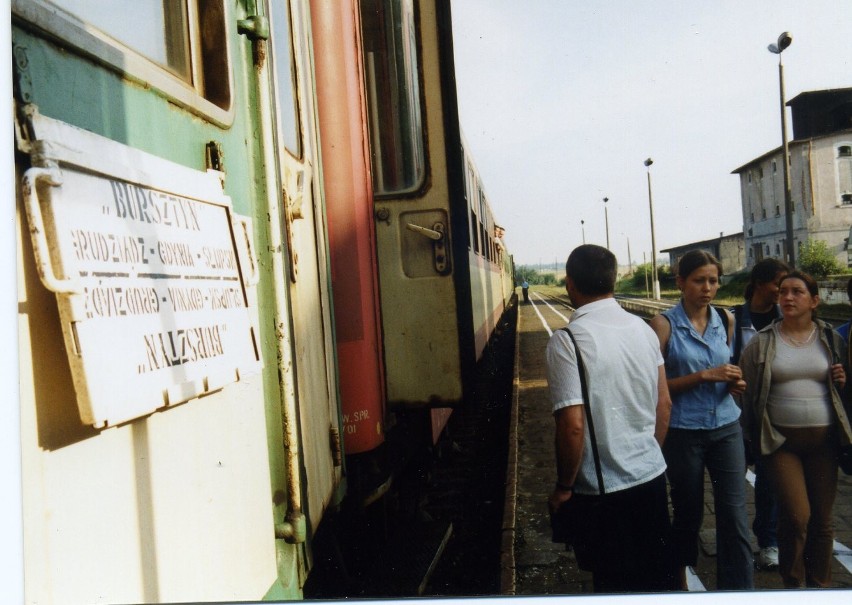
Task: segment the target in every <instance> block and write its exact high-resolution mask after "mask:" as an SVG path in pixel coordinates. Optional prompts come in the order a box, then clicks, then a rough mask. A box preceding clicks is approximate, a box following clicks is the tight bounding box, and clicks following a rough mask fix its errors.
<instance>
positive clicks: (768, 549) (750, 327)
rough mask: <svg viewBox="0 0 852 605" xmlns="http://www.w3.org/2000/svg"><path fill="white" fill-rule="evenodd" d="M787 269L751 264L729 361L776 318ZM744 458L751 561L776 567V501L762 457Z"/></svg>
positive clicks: (771, 262)
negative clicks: (753, 550)
mask: <svg viewBox="0 0 852 605" xmlns="http://www.w3.org/2000/svg"><path fill="white" fill-rule="evenodd" d="M789 272H790V267H789V266H788V265H787V264H786V263H785V262H783V261H780V260H778V259H776V258H764V259H763V260H761V261H758V262H757V263H755V265H754V267H752V270H751V278H750V279H749V282H748V284H747V285H746V288H745V295H744V298H745V302H744V303H743V304H741V305H737V306H735V307H734V308H733V309H731V311H733V313H734V322H735V326H736V328H735V330H736V331H735V332H734V344H733V355H732V356H731V363H735V364H738V363H739V362H740V355H741V354H742V351H743V349H744V348H745V346H746V345H747V344H748V342H749V341H750V340H751V339H752V337H753V336H754V335H755V334H757V333H758V332H760V331H761V330H762V329H763V328H765V327H766V326H768V325H769V324H771V323H772V322H773V321H777V320H780V319H781V317H782V315H781V307H779V306H778V291H779V290H778V286H779V285H780V284H781V280H782V279H784V277H785V276H786V275H787V273H789ZM746 461H747V462H748V463H749V464H754V522H753V523H752V525H751V529H752V531H753V532H754V535H755V537H756V538H757V546H758V549H759V550H758V553H757V557H756V559H755V564H756V565H757V567H758V568H760V569H778V531H777V526H778V503H777V501H776V498H775V491H774V490H773V489H772V486H771V484H770V481H769V478H768V476H767V474H766V469H765V464H766V462H765V460H764V458H763V457H761V456H757V455H754V452H751V451H748V450H747V451H746Z"/></svg>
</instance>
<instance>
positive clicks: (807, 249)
mask: <svg viewBox="0 0 852 605" xmlns="http://www.w3.org/2000/svg"><path fill="white" fill-rule="evenodd" d="M798 261H799V262H798V266H799V269H801V270H802V271H804V272H805V273H808V274H810V275H812V276H813V277H816V278H821V277H825V276H826V275H831V274H833V273H839V272H841V271H842V270H843V268H842V267H841V266H840V263H838V262H837V259H836V258H835V257H834V254H833V253H832V252H831V250H829V249H828V244H826V243H825V242H824V241H822V240H815V239H809V240H808V241H806V242H805V245H804V246H802V250H801V252H799V258H798Z"/></svg>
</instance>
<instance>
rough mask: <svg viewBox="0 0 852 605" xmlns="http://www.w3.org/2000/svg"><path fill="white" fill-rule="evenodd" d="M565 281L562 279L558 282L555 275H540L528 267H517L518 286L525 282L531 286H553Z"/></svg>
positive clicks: (516, 278) (516, 279)
mask: <svg viewBox="0 0 852 605" xmlns="http://www.w3.org/2000/svg"><path fill="white" fill-rule="evenodd" d="M564 279H565V278H564V277H562V278H560V280H558V282H557V279H556V276H555V275H553V273H539V272H538V271H537V270H536V269H534V268H533V267H530V266H527V265H520V266H518V267H515V281H516V282H517V285H518V286H520V285H521V284H522V283H524V280H526V281H527V283H528V284H529V285H531V286H553V285H556V284H557V283H564Z"/></svg>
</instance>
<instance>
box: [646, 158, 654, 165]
mask: <svg viewBox="0 0 852 605" xmlns="http://www.w3.org/2000/svg"><path fill="white" fill-rule="evenodd" d="M653 163H654V160H652V159H651V158H648V159H647V160H645V166H650V165H651V164H653Z"/></svg>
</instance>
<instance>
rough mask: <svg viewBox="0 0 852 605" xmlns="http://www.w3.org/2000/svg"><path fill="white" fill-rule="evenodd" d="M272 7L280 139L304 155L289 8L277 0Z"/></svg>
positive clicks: (286, 4) (292, 149)
mask: <svg viewBox="0 0 852 605" xmlns="http://www.w3.org/2000/svg"><path fill="white" fill-rule="evenodd" d="M270 5H271V7H272V24H271V25H272V43H273V45H274V51H275V54H274V55H273V57H272V59H273V62H274V64H275V76H276V81H275V83H276V86H277V90H278V95H277V96H278V105H279V107H278V118H279V126H280V132H281V138H282V139H283V140H282V141H281V142H282V143H283V144H284V146H285V147H286V148H287V150H288V151H289V152H290V153H292V154H293V155H294V156H295V157H297V158H300V157H302V141H301V137H300V136H299V133H300V129H299V95H298V94H297V93H296V90H297V89H296V63H295V57H294V55H293V36H292V35H291V31H292V28H291V22H290V7H289V3H288V2H287V0H275V1H274V2H271V3H270Z"/></svg>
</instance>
